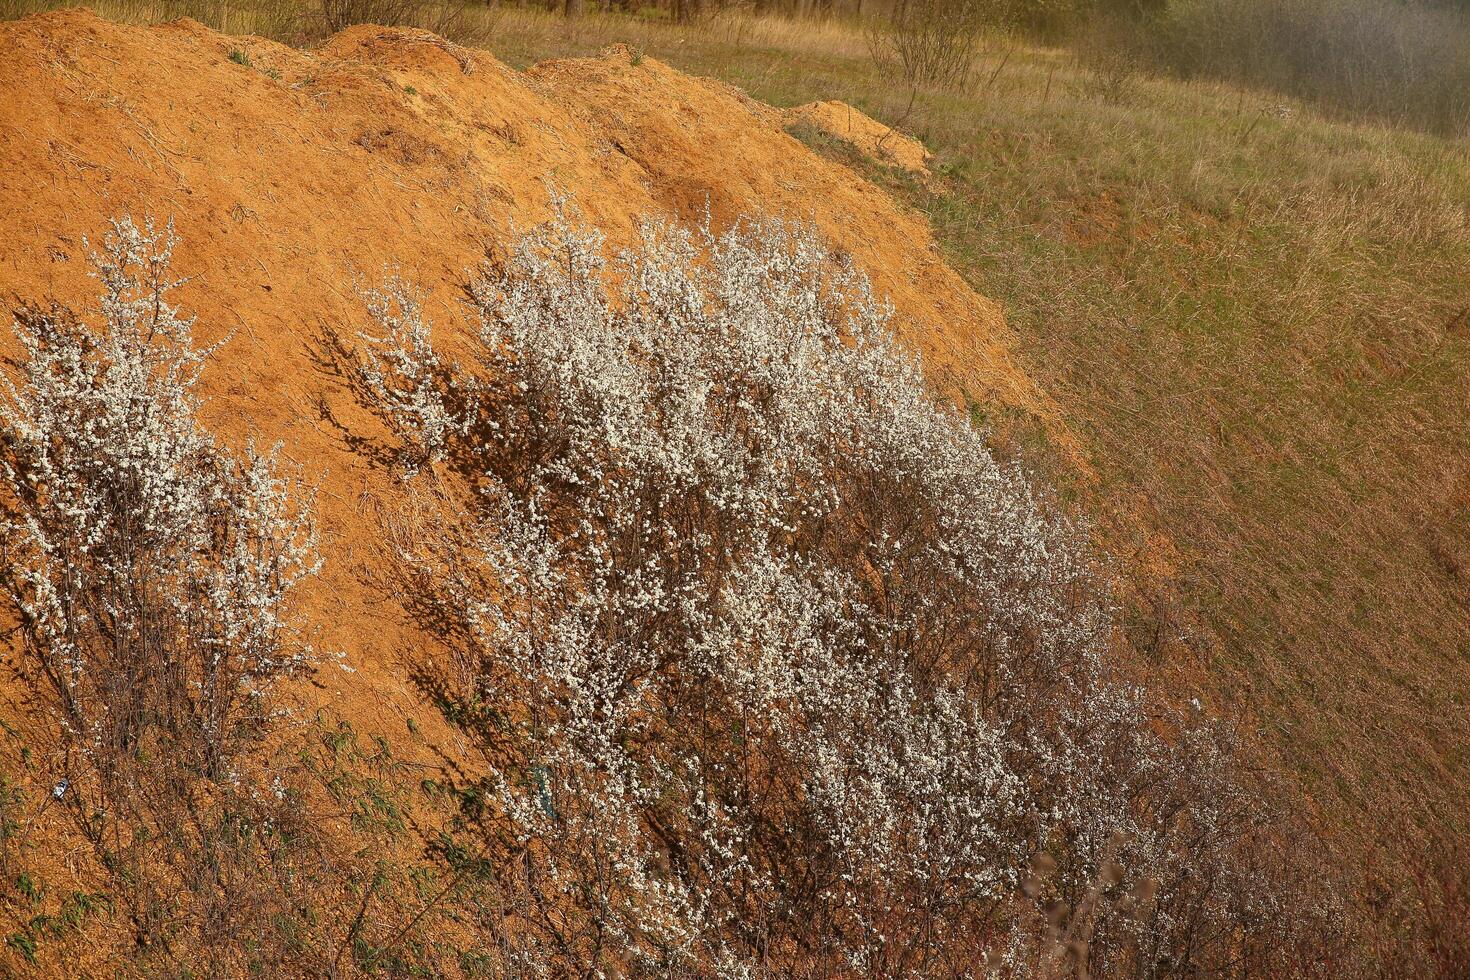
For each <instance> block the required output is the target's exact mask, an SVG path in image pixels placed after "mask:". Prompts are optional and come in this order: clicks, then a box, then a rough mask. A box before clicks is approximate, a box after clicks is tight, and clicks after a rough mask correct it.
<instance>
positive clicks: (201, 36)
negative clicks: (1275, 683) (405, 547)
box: [0, 11, 1065, 756]
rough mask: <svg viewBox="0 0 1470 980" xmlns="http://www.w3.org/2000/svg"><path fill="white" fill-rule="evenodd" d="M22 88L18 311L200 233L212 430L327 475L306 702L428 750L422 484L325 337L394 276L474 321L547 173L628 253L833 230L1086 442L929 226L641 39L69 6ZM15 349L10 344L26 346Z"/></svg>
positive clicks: (310, 473)
mask: <svg viewBox="0 0 1470 980" xmlns="http://www.w3.org/2000/svg"><path fill="white" fill-rule="evenodd" d="M236 48H238V49H240V50H242V51H244V52H245V53H246V54H247V55H248V56H249V60H250V65H248V66H246V65H241V64H237V63H235V62H232V61H231V60H230V57H229V55H230V52H231V51H232V50H233V49H236ZM275 75H278V76H279V77H273V76H275ZM0 93H4V96H3V98H0V297H4V299H5V300H6V301H7V302H8V301H12V300H15V299H20V298H28V299H37V300H44V299H48V298H55V299H58V300H60V301H62V302H66V303H69V304H72V305H74V306H76V307H77V308H78V309H83V308H90V307H91V306H92V305H93V304H94V299H93V296H94V293H95V285H96V284H95V283H94V282H93V281H92V280H90V279H89V278H88V277H87V275H86V273H87V269H88V265H87V261H86V246H85V245H84V242H83V236H92V237H93V238H94V239H95V238H97V237H100V235H101V232H102V230H103V225H104V221H105V219H107V218H108V217H111V216H116V215H121V214H125V213H131V214H132V215H133V216H135V217H136V218H139V219H141V218H142V217H143V216H144V215H145V214H151V215H152V216H154V217H155V218H158V219H161V220H162V219H168V218H172V219H173V220H174V222H175V224H176V226H177V229H178V232H179V234H180V237H181V240H182V243H181V245H180V247H179V249H178V250H177V252H176V255H175V263H174V266H175V272H176V273H177V274H180V275H187V276H191V277H192V279H191V281H190V283H189V284H188V285H186V286H185V287H183V288H182V289H181V290H180V291H179V293H178V294H177V297H176V299H177V301H178V302H179V303H180V304H181V305H182V306H183V307H184V308H185V309H186V310H188V311H190V312H193V313H195V314H197V315H198V317H199V320H198V324H197V327H196V336H197V339H198V340H199V341H200V342H201V343H205V344H209V343H214V342H216V341H218V340H221V339H223V338H225V337H230V338H231V339H230V341H229V343H228V345H227V346H226V347H225V348H224V349H223V351H222V352H221V353H220V354H219V355H217V357H216V358H215V360H214V361H213V362H212V363H211V364H210V366H209V368H208V370H207V371H206V373H205V375H204V380H203V389H204V394H205V396H206V397H207V399H208V404H207V407H206V409H205V422H206V424H207V425H209V426H210V427H211V428H212V429H213V430H214V431H215V432H217V433H219V434H220V435H221V436H222V437H223V438H224V439H225V440H226V441H228V442H231V443H237V444H238V443H240V442H243V441H244V440H245V439H246V438H247V437H252V436H253V437H255V438H257V439H260V440H263V441H266V442H272V441H275V440H280V441H282V442H283V443H284V444H285V446H286V453H287V455H288V456H289V458H290V459H292V460H293V461H295V462H296V463H298V464H300V466H301V467H302V468H303V470H304V472H305V474H306V476H307V477H308V479H313V480H315V479H320V481H321V495H320V503H319V510H320V514H319V516H320V522H321V529H322V538H323V542H322V552H323V555H324V557H325V558H326V565H325V568H324V570H323V573H322V575H321V577H320V579H319V580H318V581H317V582H315V583H313V585H312V586H311V588H310V593H309V595H308V597H307V602H306V607H307V611H308V614H309V616H310V619H311V624H312V627H313V628H314V629H315V630H316V631H317V632H318V635H317V643H318V645H319V647H320V648H322V649H325V650H329V651H340V652H341V653H343V654H345V661H344V662H345V664H347V665H348V666H349V667H350V668H352V670H351V671H348V670H339V669H337V667H336V666H334V665H330V664H329V665H328V666H325V667H324V668H323V669H322V670H321V671H320V672H319V674H318V676H317V678H316V679H315V681H314V683H313V686H311V687H308V688H303V689H302V690H301V691H300V692H298V693H300V694H302V695H303V696H304V698H305V700H306V702H307V705H308V706H309V707H327V708H330V709H331V710H332V711H333V712H335V713H337V714H340V715H341V716H342V717H344V718H346V719H347V720H349V721H350V722H352V723H353V724H354V725H355V726H357V727H358V728H359V729H360V730H363V731H367V732H376V733H382V734H387V735H389V736H390V737H395V738H397V737H401V736H402V735H403V733H404V732H405V725H406V722H407V720H408V719H409V718H413V719H414V720H415V721H416V722H417V724H418V725H419V726H420V730H421V731H423V732H424V733H425V735H426V737H428V738H429V739H430V740H431V742H437V743H438V744H439V746H440V747H441V749H442V750H444V751H446V752H448V754H450V755H451V756H453V755H457V754H458V753H457V752H455V749H454V747H453V744H452V743H453V736H452V734H451V733H450V732H448V731H447V730H446V729H445V728H444V727H443V726H442V725H440V724H438V723H437V713H436V712H435V711H434V709H433V708H431V707H430V706H429V705H427V704H426V703H425V701H424V699H423V698H422V697H421V696H420V694H419V693H418V692H417V691H416V690H415V689H414V687H413V683H412V681H411V680H410V678H409V671H408V670H407V668H406V663H407V662H409V661H418V660H419V659H420V658H422V657H423V656H425V655H432V652H433V651H432V645H431V642H430V641H429V640H428V638H427V637H426V636H424V635H422V634H420V633H418V632H417V631H416V630H415V629H414V628H413V627H412V625H411V624H410V623H408V622H407V620H406V617H405V615H404V613H403V610H402V607H401V606H400V604H399V603H398V602H397V601H396V600H395V599H394V597H393V596H392V595H391V590H386V589H383V588H381V587H379V586H376V585H374V584H373V579H374V570H375V567H376V568H377V569H378V570H381V566H382V557H383V552H382V548H381V545H380V542H381V540H382V524H381V520H380V514H381V513H382V512H383V511H384V509H385V508H386V509H388V510H392V509H395V508H396V504H395V499H396V498H397V496H398V494H399V492H400V491H399V489H398V483H397V480H396V478H395V477H394V476H393V475H392V474H390V473H388V472H387V471H385V470H384V469H383V468H382V467H381V466H380V465H378V464H376V463H374V462H372V461H371V460H370V459H369V458H367V456H365V455H363V454H361V453H359V452H356V451H354V449H353V446H352V444H351V442H350V440H349V438H348V434H349V433H369V434H371V433H374V432H376V431H378V430H377V427H376V425H375V424H374V422H373V420H372V419H371V418H370V417H368V416H367V415H366V414H365V413H364V412H363V411H362V410H361V409H360V408H359V407H358V406H357V405H356V403H355V401H354V399H353V398H352V396H351V395H350V393H349V392H348V391H347V390H346V388H345V387H344V386H343V384H342V382H341V380H340V379H339V378H338V377H336V376H335V375H334V373H333V371H332V369H331V367H330V365H329V364H327V363H325V362H324V360H323V356H322V353H323V346H322V334H323V331H324V330H325V329H335V330H339V331H341V332H342V333H343V334H344V335H345V336H347V337H352V336H354V335H355V333H354V332H355V330H357V329H360V328H361V327H362V325H363V324H364V319H365V318H364V312H363V306H362V303H361V301H360V298H359V296H358V294H357V292H356V286H357V284H371V283H373V282H375V281H376V280H377V279H379V278H381V276H382V275H383V273H384V270H385V267H386V266H388V265H390V264H393V265H397V266H399V267H400V271H401V272H402V273H403V274H404V275H405V276H406V277H407V278H409V279H411V280H414V281H416V282H418V283H420V284H421V285H422V286H423V287H424V289H425V291H426V294H427V296H428V298H429V309H430V310H431V312H432V313H433V314H434V316H435V319H436V321H437V325H438V328H439V329H440V330H441V331H446V330H455V329H462V326H463V324H462V321H461V318H460V315H459V311H458V309H457V304H456V300H455V297H456V295H457V294H458V292H459V290H460V288H461V286H462V285H463V283H464V282H465V281H466V280H467V278H468V277H469V275H470V270H472V269H473V267H474V266H475V265H476V263H477V262H478V260H479V258H480V256H481V255H482V254H483V253H484V250H485V249H486V248H487V246H494V245H496V244H503V243H505V242H506V241H508V240H509V237H510V236H511V235H512V233H513V231H514V229H517V228H520V229H525V228H527V227H529V226H530V225H532V224H534V223H535V222H537V221H539V220H542V219H544V218H545V217H546V216H547V213H548V208H549V201H548V187H555V188H558V189H560V190H562V191H565V192H567V193H569V194H570V195H572V197H573V198H574V200H575V202H576V205H577V206H578V207H579V208H580V210H581V211H582V213H583V214H584V215H585V217H586V219H587V220H588V221H590V222H591V223H593V224H595V225H596V226H597V227H599V228H601V229H602V230H603V231H604V232H605V233H606V234H607V236H608V238H609V240H610V241H611V242H612V243H614V244H618V243H625V242H627V241H628V240H629V239H630V236H631V235H632V234H633V232H634V229H635V227H636V223H637V222H638V221H639V220H640V219H641V218H642V217H644V216H647V215H673V216H677V217H680V218H684V219H696V218H697V217H698V216H700V215H703V214H704V213H705V209H706V207H708V209H709V212H710V214H712V216H713V221H714V224H715V225H716V227H720V226H723V225H725V224H727V223H728V222H730V221H731V220H733V219H734V218H735V217H736V216H739V215H741V214H759V213H768V214H778V215H785V216H791V217H797V218H803V219H809V220H811V221H812V222H814V223H815V224H816V226H817V227H818V228H819V229H820V231H821V233H822V234H823V235H824V236H825V237H826V238H827V240H828V241H829V243H830V244H831V246H832V247H833V248H834V249H835V250H838V251H840V252H845V253H848V254H850V255H851V256H852V257H853V258H854V260H855V261H856V262H857V264H858V265H859V266H860V267H861V268H862V269H864V270H865V271H867V272H868V274H869V275H870V276H871V277H872V278H873V280H874V282H875V284H876V286H877V287H878V289H879V290H880V291H881V292H882V293H885V294H887V295H888V296H889V297H891V298H892V300H893V302H894V303H895V305H896V307H897V309H898V312H899V318H898V320H897V330H898V333H899V335H900V336H901V338H902V339H903V340H904V341H905V342H906V343H907V344H908V345H909V346H910V347H911V348H912V349H913V350H914V351H915V352H916V353H917V354H918V355H919V356H920V357H921V358H922V361H923V363H924V365H925V368H926V370H927V371H928V372H929V374H930V377H931V378H932V379H933V380H934V382H935V384H936V386H937V387H938V388H939V389H940V390H942V391H944V392H946V393H947V394H949V395H950V396H952V397H956V398H959V397H961V396H963V397H970V398H975V399H978V400H982V401H987V400H988V401H990V402H992V403H999V405H1000V406H1005V407H1009V408H1012V409H1016V410H1018V411H1020V412H1022V413H1025V414H1027V415H1032V416H1037V417H1040V418H1042V419H1043V420H1046V421H1045V424H1046V425H1048V427H1049V428H1051V429H1052V430H1053V431H1054V432H1056V433H1057V434H1060V435H1062V438H1063V440H1064V441H1065V435H1064V434H1063V433H1062V432H1061V427H1060V425H1059V424H1058V423H1056V421H1055V418H1056V416H1055V413H1054V411H1053V409H1052V408H1051V406H1050V403H1049V401H1048V400H1047V399H1046V397H1045V396H1044V395H1043V394H1042V393H1041V392H1040V391H1039V390H1038V389H1037V388H1036V386H1035V385H1034V384H1033V383H1032V382H1031V381H1030V380H1029V379H1028V378H1027V377H1025V376H1024V375H1023V374H1022V373H1021V372H1020V371H1018V369H1017V368H1016V367H1015V366H1014V365H1013V363H1012V360H1011V356H1010V353H1009V352H1010V338H1009V335H1008V333H1007V330H1006V327H1005V325H1004V322H1003V319H1002V316H1001V312H1000V310H999V308H998V307H997V306H996V304H994V303H992V302H990V301H989V300H986V299H984V298H983V297H980V296H977V295H976V294H975V293H973V292H972V291H971V290H970V289H969V288H968V287H967V286H966V285H965V284H964V283H963V282H962V281H961V279H960V278H959V277H958V276H957V275H956V274H955V273H954V272H953V271H951V270H950V269H949V268H948V267H947V266H945V265H944V264H943V263H942V262H941V260H940V259H939V258H938V257H937V255H936V253H935V251H934V248H933V243H932V239H931V236H930V233H929V229H928V227H927V225H926V224H925V223H924V222H923V221H922V219H920V218H918V217H916V216H914V215H912V214H910V213H907V212H905V211H903V210H901V209H900V208H899V207H898V206H897V205H896V204H895V203H894V202H893V201H892V200H891V199H890V198H889V197H887V196H886V195H885V194H884V193H883V192H881V191H880V190H878V189H877V188H875V187H874V186H873V185H871V184H869V183H868V182H866V181H865V180H863V179H860V178H859V177H857V176H856V175H854V174H853V173H852V172H851V171H849V170H847V169H846V168H844V167H842V166H841V165H839V164H836V163H833V162H830V161H827V160H824V159H822V158H821V157H819V156H817V155H815V154H814V153H812V152H810V151H809V150H807V149H806V148H805V147H804V146H802V144H800V143H799V142H798V141H796V140H795V139H793V138H792V137H790V136H789V135H787V134H786V133H785V132H783V131H782V129H781V124H782V120H781V117H780V115H779V114H778V113H776V112H774V111H773V110H770V109H769V108H767V107H764V106H760V105H758V104H756V103H753V102H752V101H751V100H749V99H748V98H746V97H745V96H744V95H743V94H741V93H739V92H738V91H736V90H734V89H731V88H729V87H728V86H725V85H723V84H721V83H718V82H713V81H707V80H702V79H696V78H690V77H688V76H685V75H682V74H680V73H678V72H676V71H674V70H673V69H671V68H669V67H667V66H666V65H663V64H661V63H659V62H657V61H654V60H652V59H647V58H644V59H640V60H639V61H638V63H636V64H634V63H633V59H631V58H630V57H629V55H628V53H627V51H626V50H623V49H612V50H610V51H609V52H608V53H606V54H605V55H604V56H603V57H601V58H595V59H586V60H577V61H562V62H553V63H547V64H543V65H538V66H537V67H535V68H533V69H531V70H530V71H528V72H526V73H524V74H522V73H517V72H515V71H513V70H511V69H509V68H507V67H505V66H504V65H502V64H500V63H499V62H497V61H496V60H495V59H494V58H492V57H491V56H489V55H488V54H486V53H484V52H481V51H473V52H472V51H468V50H464V49H460V48H456V47H454V46H452V45H448V44H446V43H445V42H444V41H442V40H440V39H438V38H436V37H434V36H433V35H430V34H426V33H423V32H419V31H412V30H387V29H383V28H377V27H358V28H353V29H351V30H348V31H345V32H343V33H342V34H340V35H338V36H336V37H335V38H333V39H332V40H331V41H329V42H328V43H327V44H326V45H325V46H323V47H322V48H321V49H320V50H317V51H309V52H308V51H299V50H295V49H292V48H288V47H284V46H282V45H279V44H275V43H273V42H270V41H266V40H262V39H259V38H253V37H252V38H231V37H225V36H223V35H220V34H217V33H215V32H213V31H210V30H208V29H206V28H205V27H203V26H201V25H200V24H198V23H196V22H192V21H187V20H185V21H179V22H176V23H173V24H169V25H164V26H158V27H129V26H123V25H119V24H114V23H110V22H107V21H104V20H101V19H99V18H98V17H96V16H94V15H93V14H91V13H90V12H86V11H69V12H62V13H52V14H45V15H40V16H36V17H31V18H28V19H26V20H23V21H19V22H14V23H7V24H0ZM14 347H15V345H14V341H13V339H12V338H11V337H10V336H9V334H8V333H5V334H4V336H3V339H0V353H3V352H10V351H13V350H14ZM13 693H14V692H12V694H13ZM14 705H15V702H14V701H12V707H11V708H9V709H0V710H5V711H6V712H7V713H11V712H14V711H16V710H17V709H16V708H15V707H14Z"/></svg>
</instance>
